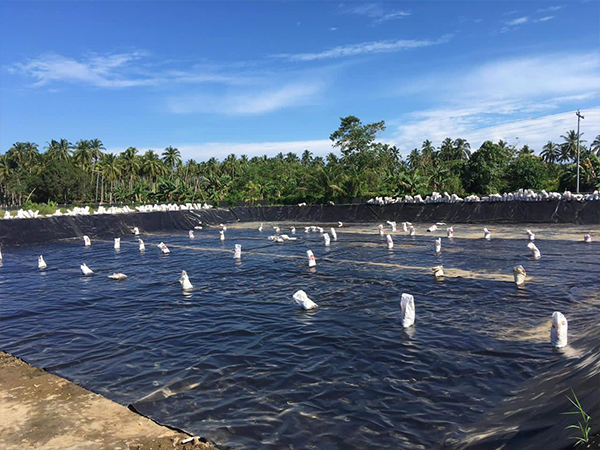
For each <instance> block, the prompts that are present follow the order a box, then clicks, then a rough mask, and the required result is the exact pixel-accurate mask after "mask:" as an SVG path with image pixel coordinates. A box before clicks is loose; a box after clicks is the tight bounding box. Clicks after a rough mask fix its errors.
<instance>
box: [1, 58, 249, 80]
mask: <svg viewBox="0 0 600 450" xmlns="http://www.w3.org/2000/svg"><path fill="white" fill-rule="evenodd" d="M148 57H149V53H147V52H145V51H133V52H128V53H109V54H104V55H98V54H90V55H86V56H84V57H81V58H78V59H76V58H72V57H66V56H63V55H58V54H54V53H50V54H44V55H41V56H39V57H37V58H33V59H28V60H27V61H25V62H20V63H16V64H12V65H10V66H9V67H8V71H9V72H10V73H12V74H21V75H24V76H26V77H28V78H30V79H33V80H35V81H34V83H33V86H34V87H43V86H48V85H50V84H55V83H78V84H83V85H88V86H93V87H96V88H109V89H120V88H130V87H139V86H163V85H165V84H169V83H190V84H196V83H223V84H245V83H247V82H250V79H249V78H247V77H243V76H240V75H239V74H226V73H219V72H215V71H210V70H201V69H198V68H197V67H194V66H192V67H189V68H186V69H182V70H175V69H168V70H164V69H162V70H156V68H155V69H154V70H148V68H147V66H148V62H147V60H148Z"/></svg>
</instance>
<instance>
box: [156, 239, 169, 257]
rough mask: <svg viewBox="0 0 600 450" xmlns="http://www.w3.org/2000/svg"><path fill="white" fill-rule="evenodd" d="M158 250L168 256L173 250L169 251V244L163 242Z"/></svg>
mask: <svg viewBox="0 0 600 450" xmlns="http://www.w3.org/2000/svg"><path fill="white" fill-rule="evenodd" d="M158 248H160V251H161V252H163V253H165V254H167V253H171V250H169V247H167V244H165V243H163V242H161V243H160V244H158Z"/></svg>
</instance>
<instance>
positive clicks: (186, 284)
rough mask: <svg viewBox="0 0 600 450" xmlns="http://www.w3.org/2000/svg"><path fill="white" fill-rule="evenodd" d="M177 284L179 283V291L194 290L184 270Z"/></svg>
mask: <svg viewBox="0 0 600 450" xmlns="http://www.w3.org/2000/svg"><path fill="white" fill-rule="evenodd" d="M179 282H180V283H181V289H182V290H184V291H189V290H190V289H193V288H194V286H192V283H191V282H190V278H189V277H188V274H187V272H186V271H185V270H182V271H181V278H180V279H179Z"/></svg>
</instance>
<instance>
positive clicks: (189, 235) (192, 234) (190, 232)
mask: <svg viewBox="0 0 600 450" xmlns="http://www.w3.org/2000/svg"><path fill="white" fill-rule="evenodd" d="M188 237H189V238H190V239H194V231H193V230H190V231H188Z"/></svg>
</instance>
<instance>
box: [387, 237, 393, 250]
mask: <svg viewBox="0 0 600 450" xmlns="http://www.w3.org/2000/svg"><path fill="white" fill-rule="evenodd" d="M385 239H386V241H387V248H388V249H389V250H391V249H393V248H394V240H393V239H392V235H391V234H387V235H386V236H385Z"/></svg>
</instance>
